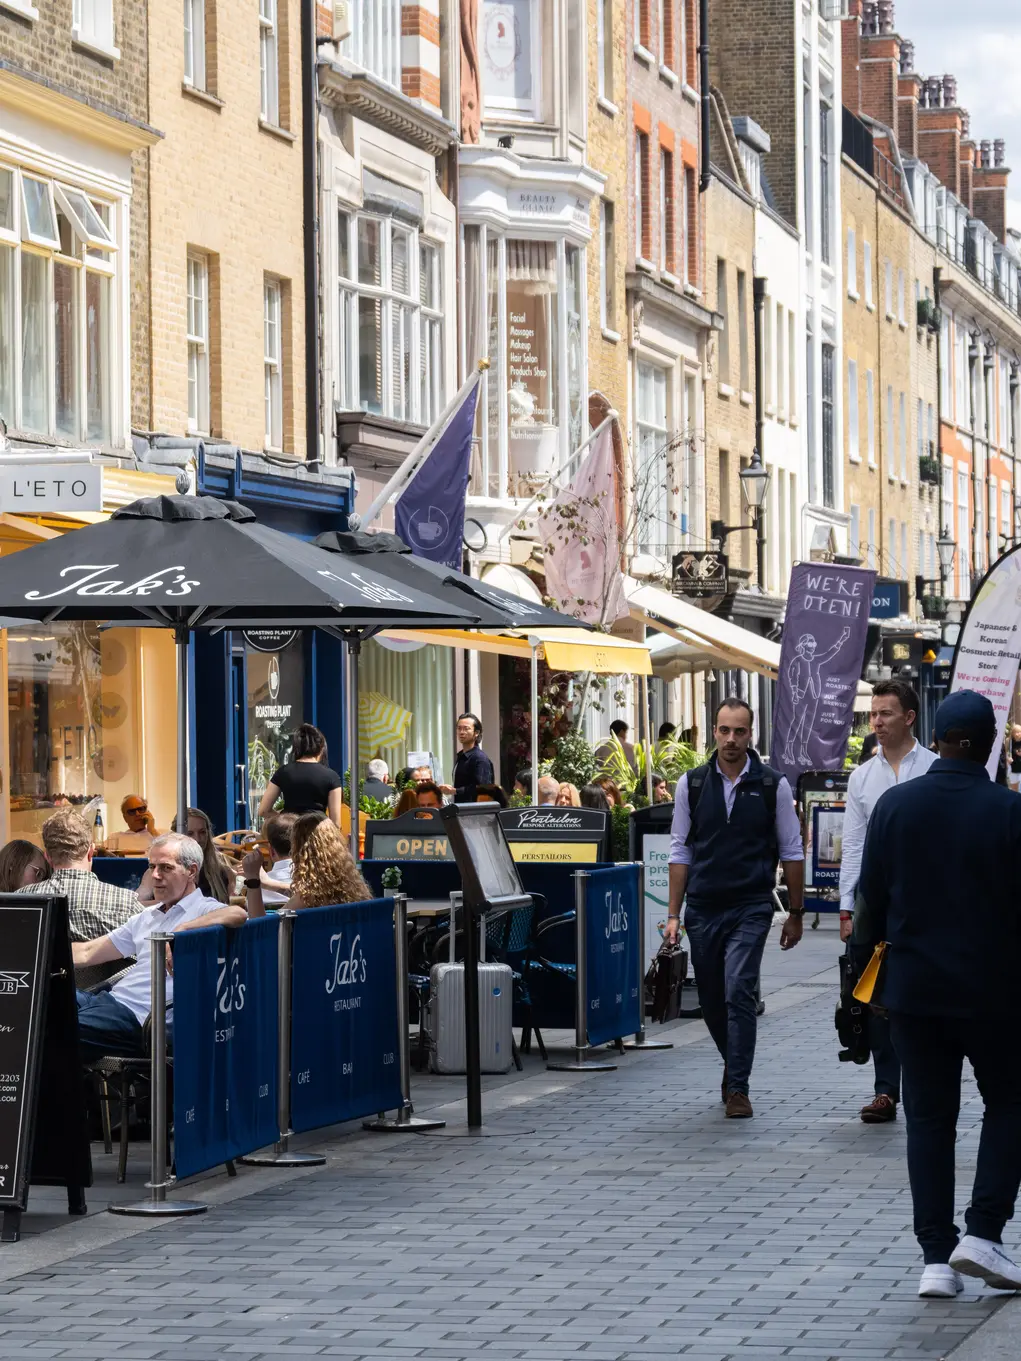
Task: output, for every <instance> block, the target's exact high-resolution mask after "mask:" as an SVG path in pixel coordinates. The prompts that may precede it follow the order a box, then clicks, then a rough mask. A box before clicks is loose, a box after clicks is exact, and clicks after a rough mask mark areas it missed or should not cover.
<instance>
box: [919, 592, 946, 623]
mask: <svg viewBox="0 0 1021 1361" xmlns="http://www.w3.org/2000/svg"><path fill="white" fill-rule="evenodd" d="M946 617H947V599H946V596H942V595H923V596H922V618H923V619H945V618H946Z"/></svg>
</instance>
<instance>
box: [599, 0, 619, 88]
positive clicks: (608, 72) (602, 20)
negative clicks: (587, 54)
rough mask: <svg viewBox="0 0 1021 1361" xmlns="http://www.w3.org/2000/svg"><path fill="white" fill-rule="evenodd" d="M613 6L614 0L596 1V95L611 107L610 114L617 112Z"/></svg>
mask: <svg viewBox="0 0 1021 1361" xmlns="http://www.w3.org/2000/svg"><path fill="white" fill-rule="evenodd" d="M613 5H614V0H596V94H597V96H598V97H599V99H600V100H601V101H602V102H603V104H604V105H607V106H609V107H608V108H607V112H608V113H616V112H617V107H616V105H615V104H614V102H613ZM607 18H609V20H610V33H609V34H607V32H606V21H607ZM608 39H609V41H608ZM607 76H609V81H608V80H607Z"/></svg>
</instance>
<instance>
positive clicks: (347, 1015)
mask: <svg viewBox="0 0 1021 1361" xmlns="http://www.w3.org/2000/svg"><path fill="white" fill-rule="evenodd" d="M396 969H397V962H396V959H395V956H394V923H393V899H392V898H374V899H373V900H372V901H371V902H367V903H349V904H345V905H344V906H342V907H314V908H303V909H302V910H301V911H300V912H299V913H298V914H297V916H296V917H295V919H294V962H293V966H292V970H293V971H292V978H293V980H294V981H293V987H292V992H291V998H292V1000H291V1127H292V1129H294V1130H296V1131H299V1132H300V1131H301V1130H306V1129H317V1128H318V1127H319V1126H320V1125H334V1124H338V1123H339V1122H340V1121H342V1120H356V1119H357V1118H358V1117H359V1116H362V1115H375V1113H376V1112H377V1111H386V1110H395V1109H396V1108H397V1107H399V1106H400V1105H401V1103H402V1097H401V1075H400V1063H399V1051H398V1032H397V977H396Z"/></svg>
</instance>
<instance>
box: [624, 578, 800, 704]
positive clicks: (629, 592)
mask: <svg viewBox="0 0 1021 1361" xmlns="http://www.w3.org/2000/svg"><path fill="white" fill-rule="evenodd" d="M624 591H625V594H626V596H627V601H628V605H629V606H630V609H631V617H632V618H633V619H636V620H638V621H639V622H641V623H644V624H645V625H646V627H647V628H653V629H659V630H660V632H662V633H669V634H671V635H672V636H673V637H674V638H676V639H677V641H678V642H681V643H685V644H687V645H688V646H689V647H690V648H691V649H692V655H693V656H694V655H695V654H697V653H701V654H702V655H703V656H705V657H706V658H709V659H711V660H709V661H708V662H707V665H708V666H710V667H723V668H731V667H735V668H737V669H739V670H741V671H755V672H758V673H759V674H760V675H763V676H770V677H772V678H773V679H775V678H776V675H777V672H778V670H779V667H780V644H779V643H774V642H771V641H770V640H769V639H768V638H763V637H762V635H761V634H758V633H752V631H751V629H744V628H741V626H740V625H739V624H732V623H731V622H730V620H729V619H720V618H719V616H718V615H715V614H710V613H709V611H708V610H700V609H699V608H698V606H697V605H693V604H692V603H691V602H690V601H688V600H684V599H682V598H681V597H680V596H676V595H671V594H670V592H669V591H664V590H662V589H661V588H660V587H659V586H645V585H643V584H642V583H641V582H639V581H635V580H634V578H632V577H625V578H624ZM690 669H691V670H704V669H705V667H703V666H695V665H692V666H691V668H690Z"/></svg>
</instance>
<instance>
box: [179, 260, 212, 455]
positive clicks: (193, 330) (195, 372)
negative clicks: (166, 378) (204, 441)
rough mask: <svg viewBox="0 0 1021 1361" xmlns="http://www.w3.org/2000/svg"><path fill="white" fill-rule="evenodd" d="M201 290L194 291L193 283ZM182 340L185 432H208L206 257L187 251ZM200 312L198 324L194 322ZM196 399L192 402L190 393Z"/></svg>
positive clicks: (194, 433)
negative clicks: (185, 363) (185, 367)
mask: <svg viewBox="0 0 1021 1361" xmlns="http://www.w3.org/2000/svg"><path fill="white" fill-rule="evenodd" d="M197 282H200V283H201V289H199V290H196V283H197ZM185 292H186V300H187V301H186V307H185V340H186V344H187V347H188V433H189V435H198V434H201V435H208V434H210V433H211V431H210V425H209V420H210V417H209V411H210V381H209V369H210V360H209V257H208V256H207V255H205V254H203V253H202V252H200V251H197V250H189V251H188V254H187V263H186V271H185ZM197 313H200V314H201V321H202V325H201V327H196V326H195V325H194V324H193V323H194V320H195V317H196V314H197ZM193 388H194V392H195V398H196V400H195V402H194V405H193V403H192V392H193Z"/></svg>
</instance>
